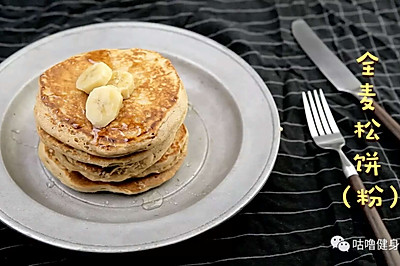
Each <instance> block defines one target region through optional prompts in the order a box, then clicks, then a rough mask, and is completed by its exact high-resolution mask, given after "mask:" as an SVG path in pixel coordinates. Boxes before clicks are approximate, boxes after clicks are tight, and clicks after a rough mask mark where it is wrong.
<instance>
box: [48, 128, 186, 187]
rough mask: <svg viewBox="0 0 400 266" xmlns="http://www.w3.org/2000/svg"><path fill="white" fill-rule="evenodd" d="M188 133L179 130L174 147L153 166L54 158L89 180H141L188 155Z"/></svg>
mask: <svg viewBox="0 0 400 266" xmlns="http://www.w3.org/2000/svg"><path fill="white" fill-rule="evenodd" d="M187 139H188V132H187V129H186V127H185V126H184V125H182V126H181V127H180V129H179V130H178V132H177V134H176V136H175V139H174V141H173V143H172V145H171V146H170V147H169V148H168V149H167V151H166V152H165V153H164V154H163V155H162V157H161V158H160V159H159V160H158V161H157V162H156V163H155V164H153V165H143V164H141V163H140V162H138V163H133V164H129V165H122V166H115V167H106V168H104V167H99V166H95V165H91V164H86V163H82V162H79V161H76V160H73V159H71V158H69V157H67V156H64V155H62V154H60V153H58V152H56V151H55V152H54V157H55V158H57V160H58V161H59V162H60V164H61V165H62V166H64V167H65V168H66V169H68V170H69V171H77V172H79V173H80V174H82V175H83V176H84V177H86V178H87V179H90V180H92V181H101V182H121V181H124V180H126V179H129V178H139V177H144V176H146V175H149V174H152V173H160V172H163V171H166V170H167V169H168V168H171V167H172V166H173V165H174V164H175V163H176V162H177V161H178V160H179V159H180V158H181V157H182V156H183V154H186V149H187V145H186V144H187Z"/></svg>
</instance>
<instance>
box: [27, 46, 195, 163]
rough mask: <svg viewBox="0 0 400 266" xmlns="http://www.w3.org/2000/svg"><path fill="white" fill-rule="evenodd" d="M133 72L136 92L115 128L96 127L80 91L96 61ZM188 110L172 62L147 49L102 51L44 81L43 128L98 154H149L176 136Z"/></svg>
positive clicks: (39, 110)
mask: <svg viewBox="0 0 400 266" xmlns="http://www.w3.org/2000/svg"><path fill="white" fill-rule="evenodd" d="M100 61H101V62H104V63H106V64H107V65H108V66H110V67H111V68H112V69H113V70H124V71H129V72H130V73H131V74H132V75H133V76H134V83H135V90H134V92H133V93H132V96H131V97H130V98H128V99H126V100H124V101H123V107H122V108H121V110H120V112H119V114H118V116H117V117H116V119H115V120H114V121H112V122H111V123H110V124H109V125H107V126H106V127H104V128H101V129H99V130H97V129H93V126H92V124H91V123H90V122H89V121H88V120H87V118H86V116H85V103H86V99H87V94H86V93H84V92H83V91H80V90H78V89H76V87H75V83H76V80H77V78H78V77H79V75H80V74H81V73H82V72H83V71H84V70H85V69H86V68H87V67H89V66H90V65H91V64H92V63H93V62H100ZM186 112H187V95H186V91H185V89H184V87H183V85H182V83H181V80H180V78H179V76H178V74H177V73H176V70H175V68H174V67H173V66H172V64H171V62H170V61H169V60H168V59H166V58H164V57H163V56H161V55H160V54H158V53H156V52H153V51H149V50H143V49H126V50H118V49H106V50H97V51H91V52H87V53H83V54H80V55H76V56H73V57H70V58H68V59H67V60H65V61H63V62H61V63H59V64H57V65H55V66H53V67H51V68H50V69H48V70H46V71H45V72H44V73H43V74H42V75H41V76H40V79H39V93H38V95H37V101H36V105H35V112H34V113H35V118H36V121H37V124H38V126H40V127H41V128H42V129H43V130H44V131H46V132H47V133H48V134H50V135H51V136H53V137H55V138H56V139H58V140H59V141H61V142H62V143H65V144H67V145H69V146H71V147H73V148H75V149H79V150H82V151H85V152H87V153H90V154H92V155H96V156H103V157H118V156H123V155H127V154H130V153H133V152H138V151H143V150H149V149H151V148H152V147H154V146H157V145H160V144H161V143H162V142H164V141H165V140H166V139H167V137H168V136H169V135H170V134H171V132H175V131H176V130H177V129H178V128H179V126H180V124H181V121H182V120H183V118H184V117H185V115H186Z"/></svg>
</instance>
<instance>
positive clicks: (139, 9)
mask: <svg viewBox="0 0 400 266" xmlns="http://www.w3.org/2000/svg"><path fill="white" fill-rule="evenodd" d="M356 2H357V3H356ZM399 8H400V3H399V2H398V1H395V0H381V1H374V0H360V1H350V0H347V1H340V0H336V1H323V0H315V1H314V0H310V1H307V0H302V1H301V0H297V1H289V0H287V1H284V0H282V1H278V0H277V1H261V0H260V1H245V0H231V1H230V0H210V1H194V0H176V1H129V0H128V1H126V0H125V1H118V0H105V1H102V2H97V1H94V0H84V1H71V0H70V1H64V2H59V1H44V0H42V1H38V0H36V1H11V0H8V1H7V0H3V1H0V60H1V61H2V60H4V59H6V58H7V57H8V56H10V55H11V54H12V53H14V52H16V51H17V50H19V49H21V48H22V47H24V46H26V45H27V44H29V43H32V42H34V41H36V40H38V39H40V38H42V37H44V36H47V35H50V34H53V33H56V32H59V31H62V30H65V29H68V28H72V27H76V26H81V25H87V24H93V23H99V22H108V21H149V22H157V23H163V24H168V25H173V26H176V27H181V28H185V29H188V30H191V31H194V32H197V33H200V34H202V35H204V36H208V37H210V38H212V39H214V40H215V41H217V42H219V43H221V44H222V45H225V46H226V47H228V48H229V49H231V50H232V51H234V52H235V53H237V54H238V55H240V56H241V57H242V58H243V59H244V60H246V61H247V62H248V63H249V64H250V65H251V66H252V67H253V68H254V69H255V70H256V71H257V72H258V73H259V74H260V76H261V77H262V78H263V80H264V81H265V83H266V84H267V86H268V88H269V90H270V92H271V93H272V95H273V97H274V99H275V102H276V104H277V107H278V110H279V116H280V120H281V126H282V128H283V131H282V137H281V145H280V149H279V154H278V158H277V160H276V165H275V167H274V169H273V171H272V174H271V176H270V177H269V179H268V182H267V183H266V185H265V186H264V187H263V189H262V190H261V192H260V193H259V194H258V195H257V196H256V197H255V198H254V199H253V200H252V201H251V202H250V203H249V204H248V205H247V206H246V207H245V208H244V209H243V210H242V211H241V212H239V213H238V214H237V215H235V216H234V217H233V218H231V219H230V220H228V221H226V222H224V223H223V224H221V225H219V226H217V227H216V228H214V229H212V230H210V231H208V232H206V233H203V234H201V235H199V236H197V237H194V238H192V239H189V240H186V241H184V242H181V243H178V244H174V245H171V246H167V247H163V248H159V249H155V250H148V251H143V252H137V253H125V254H91V253H82V252H77V251H69V250H64V249H61V248H56V247H53V246H50V245H47V244H44V243H41V242H38V241H36V240H33V239H31V238H28V237H26V236H24V235H22V234H20V233H18V232H16V231H14V230H13V229H11V228H9V227H7V226H6V225H4V224H1V223H0V264H1V265H51V264H55V265H59V264H68V265H69V264H72V263H77V262H82V261H88V262H93V263H101V262H103V263H104V262H108V261H113V262H126V261H132V262H136V261H139V259H144V258H145V259H146V262H148V263H151V262H157V261H160V259H163V258H164V260H163V264H166V265H210V264H211V265H214V264H215V265H291V264H296V265H316V264H318V265H382V264H384V260H383V256H382V254H381V252H379V251H372V250H368V249H363V250H357V249H356V248H350V250H349V252H340V251H339V250H337V249H333V248H332V246H331V244H330V240H331V238H332V237H333V236H335V235H341V236H342V237H344V239H345V240H347V241H349V242H350V243H351V244H352V241H353V240H358V239H361V240H368V239H373V238H374V236H373V233H372V231H371V229H370V227H369V224H368V223H367V221H366V219H365V217H364V215H363V213H362V211H361V210H360V208H357V207H356V205H357V203H356V200H357V198H356V196H355V194H352V193H350V197H349V202H350V205H352V206H354V207H353V208H351V209H348V208H347V207H346V206H345V205H344V203H343V199H342V193H343V191H344V189H345V188H346V186H347V184H348V183H347V180H346V179H345V178H344V176H343V173H342V170H341V164H340V161H339V157H338V156H337V154H335V153H333V152H329V151H325V150H321V149H319V148H318V147H316V146H315V144H314V143H313V141H312V140H311V137H310V134H309V131H308V128H307V126H306V120H305V116H304V108H303V104H302V99H301V92H302V91H306V90H311V89H317V88H322V89H323V90H324V91H325V92H326V96H327V101H328V103H329V105H330V106H331V108H332V110H333V115H334V117H335V119H336V120H337V122H338V126H339V128H340V130H341V132H342V133H343V135H344V136H345V139H346V145H347V147H345V148H344V151H345V153H346V155H347V156H348V157H349V158H353V157H354V156H355V155H356V154H360V155H362V154H365V153H367V152H369V153H370V154H373V153H374V152H377V153H378V157H379V164H380V165H381V168H380V169H379V175H378V176H373V175H367V174H365V173H362V174H361V178H362V179H363V181H364V183H365V185H366V187H367V188H372V187H374V186H375V185H378V186H379V187H380V188H382V189H384V192H383V193H382V194H381V197H382V199H383V204H382V206H381V207H378V210H379V212H380V214H381V216H382V217H383V220H384V223H385V224H386V226H387V228H388V230H389V231H390V233H391V235H392V237H393V238H399V237H400V226H399V219H400V204H397V206H395V207H394V208H392V209H391V208H389V206H390V203H391V202H392V201H393V194H392V193H391V189H390V186H393V187H395V188H396V190H398V191H399V192H400V187H399V185H400V182H399V178H398V174H400V156H399V155H398V154H399V147H400V143H399V142H398V141H397V140H396V139H395V138H394V137H393V136H392V135H391V133H390V132H389V131H387V130H386V129H385V128H384V127H383V126H382V127H380V128H377V129H376V132H377V133H378V136H379V137H380V140H379V142H366V141H365V140H364V139H362V138H357V136H356V134H354V125H355V124H356V123H357V122H362V123H366V122H367V121H370V120H371V119H372V118H374V116H373V115H372V114H371V113H368V112H365V111H362V110H361V106H360V104H359V103H358V102H357V100H356V99H355V98H353V97H351V96H349V95H346V94H344V93H340V92H338V91H337V90H336V89H335V88H334V87H333V86H332V84H330V83H329V82H328V81H327V80H326V78H325V77H324V76H323V75H322V73H321V72H320V71H319V70H318V69H317V68H316V66H315V65H314V64H313V63H312V62H311V61H310V59H309V58H308V57H307V56H306V55H305V54H304V52H303V51H302V50H301V49H300V47H299V45H298V44H297V42H296V41H295V40H294V38H293V35H292V33H291V30H290V26H291V23H292V21H293V20H294V19H296V18H304V19H305V20H306V21H307V23H308V24H309V25H310V26H311V28H313V30H314V31H315V32H316V33H317V35H318V36H319V37H320V38H321V39H322V40H323V41H324V43H325V44H326V45H327V46H328V47H329V48H330V49H331V50H332V51H334V53H335V54H336V55H337V56H338V57H339V58H340V59H341V60H342V61H343V62H344V63H345V64H346V65H347V66H348V67H349V69H350V70H351V71H352V72H353V73H354V74H355V75H356V76H357V77H358V78H359V79H360V80H361V81H362V83H365V82H370V83H372V84H373V85H374V89H375V92H376V93H377V96H376V97H375V99H376V100H377V101H378V102H379V103H380V104H381V105H382V106H383V107H384V108H385V109H386V110H387V111H388V112H389V113H390V114H391V115H392V117H393V118H394V119H395V120H397V121H400V101H399V97H400V74H399V72H398V66H399V64H400V54H399V48H400V12H399V10H400V9H399ZM366 51H369V52H371V53H372V54H374V55H376V56H378V58H379V62H378V63H377V64H376V65H375V76H374V77H373V78H365V77H362V75H361V67H360V65H358V64H357V63H356V58H358V57H359V56H360V55H362V54H363V53H364V52H366ZM375 119H376V118H375ZM177 226H179V224H177Z"/></svg>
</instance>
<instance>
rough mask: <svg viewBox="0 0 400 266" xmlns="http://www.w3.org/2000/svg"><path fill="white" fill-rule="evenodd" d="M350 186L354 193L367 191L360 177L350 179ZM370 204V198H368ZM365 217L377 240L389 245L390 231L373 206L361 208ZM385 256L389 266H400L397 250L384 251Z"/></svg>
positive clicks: (355, 176) (354, 176) (353, 176)
mask: <svg viewBox="0 0 400 266" xmlns="http://www.w3.org/2000/svg"><path fill="white" fill-rule="evenodd" d="M349 181H350V185H351V187H352V188H353V190H354V191H356V193H357V191H358V190H361V189H365V187H364V184H363V182H362V180H361V178H360V177H359V176H358V175H352V176H350V177H349ZM368 202H369V197H368ZM361 207H362V209H363V211H364V213H365V215H366V216H367V219H368V222H369V224H370V225H371V227H372V230H373V231H374V233H375V236H376V238H377V239H386V240H387V241H388V243H390V240H391V239H392V237H391V236H390V234H389V232H388V230H387V229H386V226H385V224H384V223H383V221H382V218H381V217H380V215H379V213H378V211H377V210H376V208H375V207H374V206H373V207H372V208H370V207H368V205H364V206H361ZM382 251H383V255H384V256H385V260H386V262H387V264H388V265H389V266H392V265H393V266H395V265H400V255H399V252H398V251H397V250H382Z"/></svg>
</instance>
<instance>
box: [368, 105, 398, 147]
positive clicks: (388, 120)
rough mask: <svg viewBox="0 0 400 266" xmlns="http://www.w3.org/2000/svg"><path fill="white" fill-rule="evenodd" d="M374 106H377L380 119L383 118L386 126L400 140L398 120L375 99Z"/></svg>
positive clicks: (376, 111)
mask: <svg viewBox="0 0 400 266" xmlns="http://www.w3.org/2000/svg"><path fill="white" fill-rule="evenodd" d="M373 106H374V107H375V110H374V112H375V115H376V116H377V117H378V118H379V120H381V122H382V123H383V124H384V125H385V126H386V128H387V129H389V130H390V131H391V132H392V133H393V135H395V136H396V138H397V139H398V140H400V125H399V123H397V122H396V120H394V119H393V118H392V117H391V116H390V115H389V114H388V113H387V112H386V111H385V109H383V108H382V106H380V105H379V104H378V103H377V102H375V101H374V102H373Z"/></svg>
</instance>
